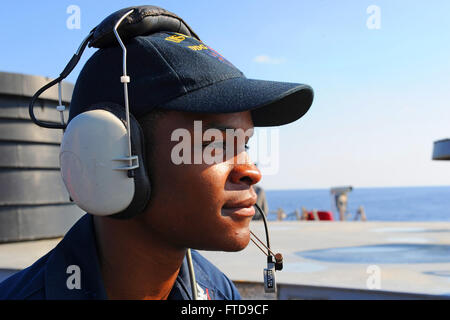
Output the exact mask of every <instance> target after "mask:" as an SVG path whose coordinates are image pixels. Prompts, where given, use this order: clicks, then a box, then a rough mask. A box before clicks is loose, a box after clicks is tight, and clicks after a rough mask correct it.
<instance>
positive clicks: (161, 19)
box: [89, 5, 200, 48]
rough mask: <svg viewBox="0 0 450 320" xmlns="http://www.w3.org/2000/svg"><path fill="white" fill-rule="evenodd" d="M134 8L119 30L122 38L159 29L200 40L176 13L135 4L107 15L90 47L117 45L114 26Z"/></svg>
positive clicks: (96, 30)
mask: <svg viewBox="0 0 450 320" xmlns="http://www.w3.org/2000/svg"><path fill="white" fill-rule="evenodd" d="M131 9H134V11H133V13H131V14H130V15H129V16H128V17H126V18H125V20H123V21H122V23H121V24H120V27H119V28H118V32H119V33H120V37H121V39H122V40H123V41H124V42H126V41H127V40H129V39H131V38H134V37H137V36H145V35H149V34H152V33H156V32H159V31H172V32H178V33H182V34H185V35H187V36H190V37H194V38H196V39H197V40H199V41H200V38H199V37H198V36H197V35H196V34H195V32H194V31H193V30H192V29H191V27H189V25H187V23H186V22H184V21H183V19H181V18H180V17H179V16H177V15H176V14H174V13H172V12H169V11H167V10H165V9H163V8H160V7H156V6H149V5H147V6H134V7H128V8H125V9H121V10H119V11H116V12H114V13H113V14H111V15H109V16H108V17H106V18H105V19H104V20H103V21H102V22H100V24H99V25H98V26H97V27H95V28H94V29H93V30H92V31H91V32H93V35H92V39H91V41H90V43H89V47H95V48H107V47H111V46H116V45H117V39H116V37H115V35H114V32H113V28H114V25H115V24H116V22H117V21H118V20H119V19H120V18H121V17H122V16H123V15H124V14H125V13H127V12H128V11H130V10H131Z"/></svg>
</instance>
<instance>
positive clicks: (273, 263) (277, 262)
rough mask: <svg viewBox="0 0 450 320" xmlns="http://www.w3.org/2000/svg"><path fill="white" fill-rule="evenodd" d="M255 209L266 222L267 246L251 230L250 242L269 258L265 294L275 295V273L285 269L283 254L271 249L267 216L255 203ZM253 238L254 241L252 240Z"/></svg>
mask: <svg viewBox="0 0 450 320" xmlns="http://www.w3.org/2000/svg"><path fill="white" fill-rule="evenodd" d="M255 207H256V209H258V211H259V213H260V214H261V217H262V219H263V222H264V229H265V232H266V244H264V243H263V242H262V241H261V240H260V239H259V238H258V237H257V236H256V235H255V234H254V233H253V232H252V231H251V230H250V240H251V241H252V242H253V244H255V245H256V246H257V247H258V248H259V249H260V250H261V251H262V252H263V253H264V254H265V255H266V256H267V268H264V270H263V276H264V292H266V293H275V292H276V291H277V286H276V281H275V271H281V270H282V269H283V255H282V254H281V253H276V254H275V253H273V251H272V250H271V249H270V241H269V230H268V227H267V219H266V215H265V214H264V212H263V210H262V209H261V208H260V207H259V205H258V204H256V203H255ZM252 236H253V238H254V239H253V238H252ZM255 240H256V241H255ZM258 242H259V244H258ZM260 245H262V246H263V247H264V248H265V249H267V252H266V251H265V250H264V249H263V248H261V246H260Z"/></svg>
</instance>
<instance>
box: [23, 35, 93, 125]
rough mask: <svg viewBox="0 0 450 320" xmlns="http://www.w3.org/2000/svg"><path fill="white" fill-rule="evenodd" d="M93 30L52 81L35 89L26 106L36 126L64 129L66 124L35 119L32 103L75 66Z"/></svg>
mask: <svg viewBox="0 0 450 320" xmlns="http://www.w3.org/2000/svg"><path fill="white" fill-rule="evenodd" d="M94 30H95V29H93V30H92V31H91V32H90V33H89V35H88V36H87V37H86V38H85V39H84V40H83V42H82V43H81V45H80V47H79V48H78V50H77V52H76V53H75V54H74V55H73V56H72V58H71V59H70V61H69V63H68V64H67V65H66V67H65V68H64V70H63V72H61V74H60V75H59V77H58V78H56V79H55V80H53V81H50V82H49V83H47V84H46V85H45V86H43V87H42V88H40V89H39V90H38V91H36V93H35V94H34V96H33V97H32V98H31V101H30V104H29V106H28V112H29V114H30V118H31V120H32V121H33V122H34V123H35V124H37V125H38V126H40V127H44V128H49V129H65V128H66V126H67V125H66V124H55V123H51V122H45V121H40V120H38V119H36V117H35V115H34V104H35V103H36V101H37V99H38V98H39V96H40V95H41V94H42V93H43V92H44V91H46V90H47V89H49V88H51V87H53V86H54V85H55V84H57V83H59V82H61V81H62V80H64V79H65V78H66V77H67V76H68V75H69V74H70V73H71V72H72V70H73V69H74V68H75V66H76V65H77V64H78V62H79V61H80V58H81V55H82V54H83V51H84V49H86V46H87V44H88V43H89V41H90V40H91V38H92V36H93V34H94ZM60 93H61V91H60Z"/></svg>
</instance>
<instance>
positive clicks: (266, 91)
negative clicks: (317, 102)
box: [160, 78, 314, 127]
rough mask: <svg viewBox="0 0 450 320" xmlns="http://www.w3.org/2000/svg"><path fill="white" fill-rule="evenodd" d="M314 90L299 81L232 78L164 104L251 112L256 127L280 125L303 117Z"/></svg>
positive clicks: (196, 109) (175, 107) (172, 107)
mask: <svg viewBox="0 0 450 320" xmlns="http://www.w3.org/2000/svg"><path fill="white" fill-rule="evenodd" d="M313 96H314V93H313V90H312V88H311V87H310V86H308V85H305V84H299V83H289V82H275V81H265V80H254V79H247V78H232V79H228V80H224V81H221V82H218V83H215V84H212V85H209V86H206V87H203V88H201V89H198V90H195V91H192V92H189V93H186V94H184V95H182V96H180V97H178V98H176V99H174V100H171V101H169V102H167V103H164V104H162V105H161V106H160V107H161V108H164V109H170V110H182V111H190V112H208V113H231V112H242V111H248V110H250V111H251V114H252V119H253V125H254V126H255V127H269V126H280V125H284V124H288V123H291V122H293V121H295V120H297V119H299V118H301V117H302V116H303V115H304V114H305V113H306V112H307V111H308V109H309V108H310V107H311V104H312V101H313Z"/></svg>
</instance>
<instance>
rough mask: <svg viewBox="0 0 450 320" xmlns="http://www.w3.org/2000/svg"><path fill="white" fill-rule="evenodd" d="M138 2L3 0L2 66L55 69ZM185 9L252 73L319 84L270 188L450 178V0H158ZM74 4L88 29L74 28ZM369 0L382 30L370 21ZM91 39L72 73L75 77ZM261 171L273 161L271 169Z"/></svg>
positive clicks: (292, 128) (444, 181)
mask: <svg viewBox="0 0 450 320" xmlns="http://www.w3.org/2000/svg"><path fill="white" fill-rule="evenodd" d="M139 4H143V2H141V1H140V2H136V1H112V0H109V1H105V0H98V1H86V0H82V1H75V0H73V1H72V0H71V1H65V0H58V1H54V0H45V1H42V0H41V1H24V0H17V1H8V2H6V1H4V2H2V4H1V10H0V24H1V28H0V37H1V40H2V44H1V51H0V71H9V72H19V73H27V74H36V75H43V76H49V77H56V76H57V75H58V74H59V73H60V72H61V70H62V68H63V67H64V66H65V64H66V62H67V61H68V59H69V58H70V57H71V56H72V54H73V53H74V51H75V50H76V49H77V48H78V45H79V44H80V42H81V40H82V39H83V38H84V37H85V36H86V35H87V33H88V32H89V31H90V30H91V29H92V28H93V27H94V26H96V25H97V24H98V23H99V22H100V21H101V20H102V19H103V18H104V17H106V16H107V15H109V14H110V13H112V12H114V11H116V10H118V9H120V8H123V7H127V6H131V5H139ZM148 4H154V5H158V6H162V7H164V8H166V9H168V10H170V11H172V12H175V13H177V14H178V15H180V16H181V17H183V18H184V19H185V20H186V21H187V22H188V23H189V24H190V25H191V26H192V27H193V29H194V30H195V31H196V32H197V33H198V34H199V36H200V37H201V38H202V40H203V41H204V42H205V43H207V44H208V45H210V46H211V47H213V48H214V49H215V50H217V51H219V52H220V53H221V54H222V55H224V56H225V57H226V58H227V59H228V60H230V61H231V62H233V64H234V65H236V66H237V67H238V68H240V69H241V70H242V71H243V72H244V73H245V74H246V76H247V77H248V78H256V79H267V80H278V81H289V82H300V83H307V84H309V85H311V86H312V87H313V88H314V90H315V101H314V104H313V106H312V108H311V110H310V111H309V112H308V114H307V115H306V116H305V117H304V118H302V119H301V120H300V121H297V122H295V123H293V124H290V125H287V126H285V127H282V128H280V131H279V135H280V154H279V166H280V169H279V171H278V173H277V174H273V175H265V177H264V178H263V180H262V182H261V183H262V185H263V186H265V187H266V188H268V189H280V188H282V189H285V188H329V187H331V186H335V185H349V184H350V185H353V186H355V187H374V186H376V187H378V186H379V187H383V186H428V185H450V163H449V162H437V161H432V160H431V152H432V145H433V141H435V140H438V139H443V138H448V137H450V19H449V18H448V16H449V12H450V1H446V0H441V1H438V0H434V1H404V0H402V1H401V0H396V1H392V0H386V1H379V0H371V1H365V0H358V1H356V0H354V1H344V0H341V1H335V0H291V1H273V0H271V1H266V0H258V1H256V0H240V1H236V0H228V1H215V0H195V1H152V2H149V3H148ZM70 5H77V6H78V7H79V8H80V10H81V20H80V21H81V25H80V26H81V28H80V29H72V30H71V29H68V28H67V27H66V20H67V19H68V18H69V16H70V14H68V13H67V12H66V10H67V8H68V7H69V6H70ZM370 5H376V6H378V7H379V8H380V10H381V11H380V13H381V15H380V21H381V24H380V27H381V28H380V29H369V28H368V27H367V25H366V22H367V20H368V19H369V18H370V17H371V13H367V12H366V10H367V8H368V7H369V6H370ZM93 52H94V50H93V49H89V50H86V52H85V55H84V58H83V59H82V61H81V63H80V66H78V67H77V68H76V69H75V71H74V73H73V74H72V75H71V76H70V77H69V78H68V80H69V81H70V82H75V81H76V78H77V75H78V73H79V71H80V69H81V65H82V64H83V63H84V62H85V61H86V59H87V58H88V57H89V56H90V55H91V54H92V53H93ZM262 170H263V173H264V168H262Z"/></svg>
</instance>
